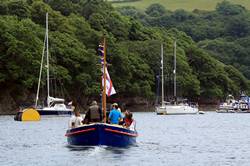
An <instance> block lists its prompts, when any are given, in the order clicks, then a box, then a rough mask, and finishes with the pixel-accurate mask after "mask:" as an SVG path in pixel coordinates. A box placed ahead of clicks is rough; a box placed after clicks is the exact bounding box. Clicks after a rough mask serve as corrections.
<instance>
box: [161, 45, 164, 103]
mask: <svg viewBox="0 0 250 166" xmlns="http://www.w3.org/2000/svg"><path fill="white" fill-rule="evenodd" d="M163 103H164V73H163V44H161V105H162V106H163Z"/></svg>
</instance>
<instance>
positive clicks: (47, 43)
mask: <svg viewBox="0 0 250 166" xmlns="http://www.w3.org/2000/svg"><path fill="white" fill-rule="evenodd" d="M48 29H49V28H48V13H46V58H47V66H46V67H47V94H48V97H47V106H48V107H49V106H50V102H49V30H48Z"/></svg>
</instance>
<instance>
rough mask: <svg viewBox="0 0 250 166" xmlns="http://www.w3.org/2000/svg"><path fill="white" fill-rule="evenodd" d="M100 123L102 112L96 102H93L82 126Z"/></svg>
mask: <svg viewBox="0 0 250 166" xmlns="http://www.w3.org/2000/svg"><path fill="white" fill-rule="evenodd" d="M94 122H102V111H101V108H100V107H99V106H98V104H97V102H96V101H93V102H92V103H91V105H90V107H89V109H88V111H87V113H86V115H85V118H84V121H83V124H89V123H94Z"/></svg>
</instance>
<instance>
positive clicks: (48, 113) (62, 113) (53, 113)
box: [37, 110, 72, 115]
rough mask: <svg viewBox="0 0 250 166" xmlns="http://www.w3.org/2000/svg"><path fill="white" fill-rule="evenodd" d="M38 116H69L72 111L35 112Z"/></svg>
mask: <svg viewBox="0 0 250 166" xmlns="http://www.w3.org/2000/svg"><path fill="white" fill-rule="evenodd" d="M37 111H38V113H39V114H40V115H71V114H72V111H60V110H56V111H55V110H37Z"/></svg>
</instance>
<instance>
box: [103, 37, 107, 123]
mask: <svg viewBox="0 0 250 166" xmlns="http://www.w3.org/2000/svg"><path fill="white" fill-rule="evenodd" d="M103 46H104V48H103V51H104V55H103V91H102V110H103V121H104V123H106V86H107V85H106V79H107V78H106V66H107V62H106V38H105V37H104V39H103Z"/></svg>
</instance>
